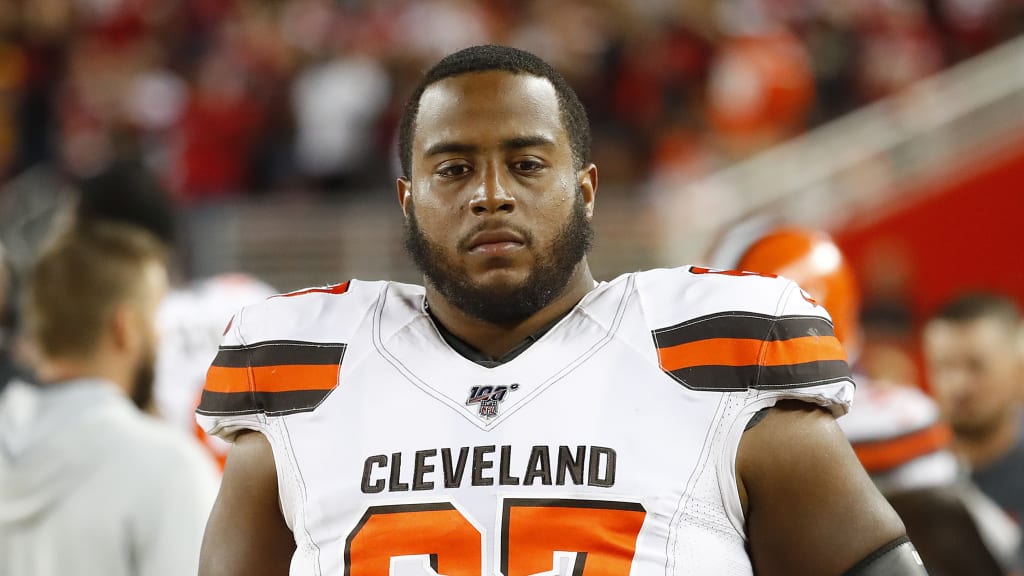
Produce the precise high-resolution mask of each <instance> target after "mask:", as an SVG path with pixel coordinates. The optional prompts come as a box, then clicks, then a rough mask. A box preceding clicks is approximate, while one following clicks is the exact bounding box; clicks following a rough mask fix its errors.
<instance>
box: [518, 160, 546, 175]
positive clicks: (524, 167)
mask: <svg viewBox="0 0 1024 576" xmlns="http://www.w3.org/2000/svg"><path fill="white" fill-rule="evenodd" d="M512 168H514V169H515V170H517V171H519V172H524V173H527V174H529V173H533V172H540V171H541V170H543V169H544V164H542V163H541V162H539V161H537V160H532V159H527V160H516V161H515V162H513V163H512Z"/></svg>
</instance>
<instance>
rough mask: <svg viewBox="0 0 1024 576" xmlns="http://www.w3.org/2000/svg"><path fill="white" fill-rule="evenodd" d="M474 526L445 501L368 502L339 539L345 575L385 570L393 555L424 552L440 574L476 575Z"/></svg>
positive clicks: (371, 575)
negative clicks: (356, 521)
mask: <svg viewBox="0 0 1024 576" xmlns="http://www.w3.org/2000/svg"><path fill="white" fill-rule="evenodd" d="M481 553H482V552H481V546H480V532H479V531H478V530H477V529H476V528H475V527H474V526H473V525H472V524H470V523H469V521H468V520H466V517H465V516H463V515H462V514H460V513H459V511H458V510H456V509H455V507H454V506H452V505H451V504H448V503H443V502H442V503H436V504H409V505H404V506H402V505H400V506H372V507H370V509H368V510H367V511H366V514H363V519H362V520H360V521H359V524H358V525H356V528H355V530H353V531H352V534H351V535H350V536H349V537H348V540H346V541H345V576H388V575H389V573H390V570H391V558H392V557H393V556H429V557H430V560H431V562H430V565H431V567H432V568H433V569H434V571H435V572H437V573H438V574H444V575H445V576H480V565H481Z"/></svg>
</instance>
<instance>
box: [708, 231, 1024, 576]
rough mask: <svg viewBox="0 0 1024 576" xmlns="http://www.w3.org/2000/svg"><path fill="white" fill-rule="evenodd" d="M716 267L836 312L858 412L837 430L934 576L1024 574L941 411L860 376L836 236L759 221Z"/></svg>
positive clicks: (850, 286)
mask: <svg viewBox="0 0 1024 576" xmlns="http://www.w3.org/2000/svg"><path fill="white" fill-rule="evenodd" d="M711 258H712V264H713V265H716V266H724V267H727V268H735V269H739V270H749V271H754V272H758V273H769V274H778V275H780V276H784V277H786V278H789V279H791V280H794V281H795V282H797V283H798V284H799V285H800V286H801V287H803V288H804V289H805V290H806V294H805V296H804V297H805V298H807V299H808V300H810V301H813V302H817V304H818V305H820V306H822V307H824V308H825V309H826V310H828V312H829V315H830V316H831V318H832V320H833V322H834V326H835V333H836V337H837V338H839V340H840V341H841V342H842V343H843V346H844V347H845V348H846V351H847V356H848V358H849V359H850V362H851V366H852V367H853V369H854V379H855V381H856V382H857V390H856V392H855V394H854V398H853V407H852V409H851V410H850V413H849V414H847V415H846V416H845V417H843V418H842V419H840V420H839V425H840V427H841V428H842V429H843V432H844V433H845V434H846V436H847V438H849V440H850V443H851V445H852V446H853V449H854V451H855V452H856V454H857V457H858V459H859V460H860V461H861V464H863V465H864V468H865V470H867V472H868V473H869V474H870V475H871V478H872V480H873V481H874V482H875V484H876V485H877V486H878V488H879V490H881V491H882V493H883V494H884V495H885V496H886V498H887V499H888V500H889V501H890V502H891V503H892V504H893V506H894V508H895V509H896V511H897V512H899V513H900V515H901V517H902V518H903V521H904V523H905V524H906V527H907V533H908V534H909V536H910V537H911V539H912V541H913V542H914V544H915V545H916V546H917V548H918V551H919V552H920V554H921V556H922V558H923V560H924V563H925V567H927V568H928V570H929V573H930V574H931V575H932V576H939V575H945V574H949V575H954V574H971V575H974V576H978V575H981V574H993V575H995V574H1008V573H1012V572H1013V571H1014V570H1018V569H1021V568H1022V567H1024V564H1022V563H1021V558H1020V541H1021V536H1020V531H1019V530H1017V528H1016V527H1015V526H1013V524H1012V522H1011V521H1010V520H1009V518H1007V517H1006V516H1005V515H1004V514H1002V513H1001V512H1000V511H999V509H998V508H997V507H996V506H995V505H994V504H993V503H992V502H991V501H990V500H989V499H988V498H985V497H984V496H983V495H981V493H980V492H978V490H977V488H976V487H975V486H973V485H972V484H971V483H969V482H965V481H963V479H962V474H961V470H960V467H959V464H958V462H957V459H956V457H955V455H954V454H953V452H952V450H951V447H952V433H951V431H950V429H949V426H948V424H947V423H945V422H944V421H943V420H942V419H941V418H940V413H939V408H938V406H937V405H936V403H935V402H934V401H933V400H932V399H931V398H930V397H929V396H927V395H926V394H924V393H923V392H921V391H920V390H919V389H917V388H914V387H912V386H911V385H908V384H906V383H900V382H891V381H888V382H887V381H882V380H877V379H872V378H870V377H868V376H866V375H865V374H864V373H863V372H861V371H860V370H859V369H858V368H859V363H858V359H859V358H860V351H861V350H862V349H863V346H864V344H863V340H862V330H861V325H860V322H859V314H860V294H859V289H858V286H857V282H856V277H855V275H854V272H853V269H852V268H851V267H850V265H849V263H848V262H847V260H846V258H845V257H844V255H843V253H842V251H840V249H839V247H838V246H837V245H836V244H835V243H834V242H833V241H832V239H831V237H829V235H828V234H826V233H825V232H822V231H818V230H813V229H808V228H802V227H797V226H782V225H777V224H776V223H773V222H771V221H770V220H769V219H752V220H749V221H747V222H744V223H742V224H740V225H737V226H735V227H734V228H733V229H731V230H730V231H728V232H726V234H725V235H724V236H723V237H722V238H721V239H720V240H719V243H718V246H717V249H716V250H713V251H712V257H711ZM939 527H941V528H939ZM951 543H955V544H956V546H951V545H950V544H951Z"/></svg>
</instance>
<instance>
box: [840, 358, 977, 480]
mask: <svg viewBox="0 0 1024 576" xmlns="http://www.w3.org/2000/svg"><path fill="white" fill-rule="evenodd" d="M854 378H855V380H856V381H857V384H858V386H857V391H856V393H855V394H854V397H853V398H854V408H853V409H852V410H850V413H849V414H848V415H847V416H846V417H845V418H843V419H842V420H840V421H839V425H840V427H842V429H843V432H844V433H845V434H846V437H847V438H848V439H849V440H850V444H851V445H853V450H854V452H856V453H857V458H858V459H859V460H860V463H861V464H862V465H863V466H864V469H865V470H867V472H868V473H869V474H871V479H872V480H874V482H875V485H876V486H877V487H878V489H879V490H880V491H881V492H882V493H883V494H887V495H889V494H895V493H897V492H905V491H908V490H916V489H920V488H929V487H935V486H949V485H951V484H954V483H956V482H957V481H958V479H959V477H960V476H961V472H960V465H959V463H958V462H957V458H956V456H955V455H954V454H953V452H952V442H953V431H952V429H950V427H949V424H947V423H946V422H944V421H943V420H942V419H941V418H940V414H939V407H938V405H937V404H936V403H935V401H934V400H932V399H931V397H929V396H928V395H926V394H925V393H924V392H922V391H921V390H919V389H917V388H912V387H910V386H908V385H905V384H896V383H888V382H872V381H870V380H868V379H867V377H866V376H861V375H860V374H856V375H855V376H854Z"/></svg>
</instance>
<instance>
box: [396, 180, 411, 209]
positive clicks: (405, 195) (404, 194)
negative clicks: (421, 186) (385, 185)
mask: <svg viewBox="0 0 1024 576" xmlns="http://www.w3.org/2000/svg"><path fill="white" fill-rule="evenodd" d="M395 187H396V189H397V191H398V203H399V204H400V205H401V206H402V214H404V215H406V216H408V215H409V202H411V201H412V182H409V179H408V178H398V179H397V180H396V181H395Z"/></svg>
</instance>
